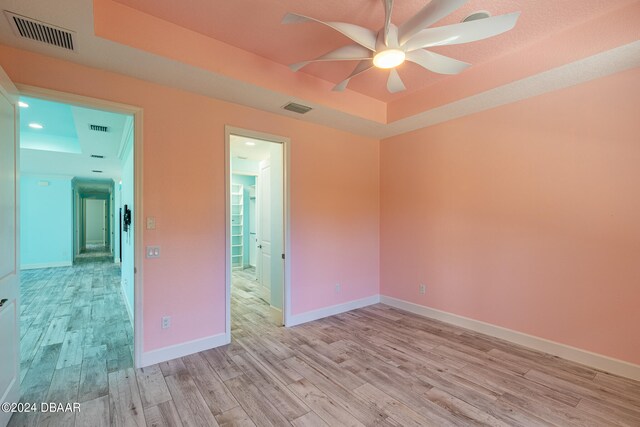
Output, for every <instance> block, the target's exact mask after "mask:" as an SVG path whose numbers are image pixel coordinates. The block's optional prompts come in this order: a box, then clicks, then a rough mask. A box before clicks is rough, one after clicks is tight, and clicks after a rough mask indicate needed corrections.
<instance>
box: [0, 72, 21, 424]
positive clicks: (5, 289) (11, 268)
mask: <svg viewBox="0 0 640 427" xmlns="http://www.w3.org/2000/svg"><path fill="white" fill-rule="evenodd" d="M17 93H18V91H17V90H16V88H15V86H13V83H11V81H10V80H9V77H8V76H7V75H6V73H5V72H4V70H3V69H2V68H0V396H2V399H1V400H0V403H2V404H4V403H5V402H6V403H14V402H16V403H17V402H18V401H19V400H20V357H19V355H20V329H19V328H20V318H19V314H20V307H19V303H20V298H19V281H20V278H19V269H18V265H19V264H18V263H19V261H18V239H17V232H18V215H17V213H18V206H17V200H18V199H17V195H18V192H17V188H18V176H17V164H18V126H17V123H18V121H17V115H18V98H17ZM10 418H11V412H6V411H0V427H5V426H6V425H7V423H8V422H9V419H10Z"/></svg>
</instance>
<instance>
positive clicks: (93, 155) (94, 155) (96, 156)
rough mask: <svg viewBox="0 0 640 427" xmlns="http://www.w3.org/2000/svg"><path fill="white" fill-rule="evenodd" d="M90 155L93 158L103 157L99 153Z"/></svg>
mask: <svg viewBox="0 0 640 427" xmlns="http://www.w3.org/2000/svg"><path fill="white" fill-rule="evenodd" d="M91 157H93V158H94V159H104V156H101V155H99V154H92V155H91Z"/></svg>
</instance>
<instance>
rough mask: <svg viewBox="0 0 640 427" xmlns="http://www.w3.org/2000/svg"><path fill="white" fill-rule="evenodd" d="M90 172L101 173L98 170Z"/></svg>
mask: <svg viewBox="0 0 640 427" xmlns="http://www.w3.org/2000/svg"><path fill="white" fill-rule="evenodd" d="M91 172H95V173H102V171H99V170H96V169H94V170H92V171H91Z"/></svg>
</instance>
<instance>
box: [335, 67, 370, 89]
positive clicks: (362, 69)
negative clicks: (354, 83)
mask: <svg viewBox="0 0 640 427" xmlns="http://www.w3.org/2000/svg"><path fill="white" fill-rule="evenodd" d="M371 68H373V61H372V60H370V59H366V60H364V61H360V62H359V63H358V65H356V68H354V69H353V71H352V72H351V74H349V77H347V78H346V79H344V80H343V81H341V82H340V83H338V84H337V85H335V86H334V87H333V89H332V90H334V91H335V92H342V91H343V90H345V89H346V88H347V85H348V84H349V81H350V80H351V79H352V78H354V77H355V76H357V75H358V74H361V73H364V72H365V71H367V70H369V69H371Z"/></svg>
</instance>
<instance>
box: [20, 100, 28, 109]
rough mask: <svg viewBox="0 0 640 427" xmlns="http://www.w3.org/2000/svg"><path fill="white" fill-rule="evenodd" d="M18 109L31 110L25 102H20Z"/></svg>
mask: <svg viewBox="0 0 640 427" xmlns="http://www.w3.org/2000/svg"><path fill="white" fill-rule="evenodd" d="M18 107H20V108H29V104H27V103H26V102H24V101H18Z"/></svg>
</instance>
